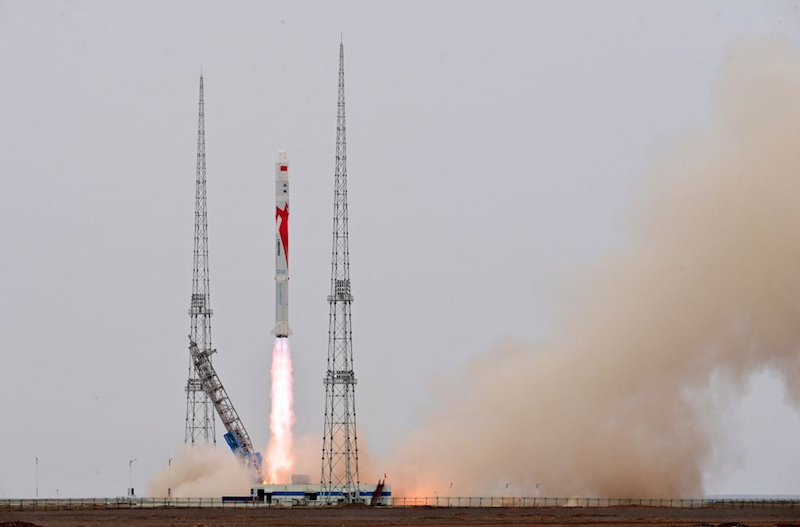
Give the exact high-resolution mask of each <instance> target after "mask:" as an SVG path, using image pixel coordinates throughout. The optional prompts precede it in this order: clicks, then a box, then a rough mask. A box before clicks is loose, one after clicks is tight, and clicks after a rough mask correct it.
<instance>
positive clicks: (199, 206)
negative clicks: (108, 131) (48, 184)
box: [184, 74, 217, 445]
mask: <svg viewBox="0 0 800 527" xmlns="http://www.w3.org/2000/svg"><path fill="white" fill-rule="evenodd" d="M212 314H213V311H212V310H211V302H210V288H209V281H208V214H207V207H206V129H205V103H204V102H203V75H202V74H200V103H199V113H198V118H197V182H196V188H195V212H194V265H193V271H192V300H191V303H190V305H189V319H190V322H191V327H190V330H189V339H190V340H191V341H192V342H193V343H195V345H196V347H197V349H198V350H199V352H200V353H205V354H210V353H211V315H212ZM189 359H190V361H189V380H188V381H187V383H186V434H185V436H184V441H185V442H186V443H189V444H191V445H194V444H195V443H196V442H198V441H199V442H203V443H209V444H214V445H216V444H217V437H216V433H215V429H214V428H215V420H214V408H213V406H212V403H211V400H210V399H209V396H208V393H207V392H206V389H205V387H204V386H203V382H202V381H201V380H200V378H199V377H198V372H197V368H196V367H195V361H194V357H193V356H192V355H191V354H190V357H189Z"/></svg>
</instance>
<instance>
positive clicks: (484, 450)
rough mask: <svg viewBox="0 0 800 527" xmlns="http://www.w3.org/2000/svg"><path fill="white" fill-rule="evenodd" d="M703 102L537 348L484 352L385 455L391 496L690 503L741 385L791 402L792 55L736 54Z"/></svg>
mask: <svg viewBox="0 0 800 527" xmlns="http://www.w3.org/2000/svg"><path fill="white" fill-rule="evenodd" d="M714 100H715V103H714V104H715V107H714V109H713V112H712V117H711V122H710V124H709V125H708V126H707V127H706V129H705V130H703V131H702V132H701V133H697V134H695V135H694V136H693V137H691V138H687V139H686V140H685V141H683V142H682V143H681V144H679V145H676V146H675V147H674V148H673V149H672V151H670V152H668V154H667V155H665V156H663V158H662V159H661V161H660V162H658V163H657V164H656V166H655V168H654V170H653V177H651V178H649V179H648V181H649V183H648V185H650V186H649V187H648V188H647V189H646V192H645V196H644V197H643V199H642V201H641V202H640V204H639V205H638V207H637V208H636V209H635V211H634V213H633V214H632V218H631V219H632V221H631V234H632V241H631V243H630V244H629V247H628V248H627V249H625V250H622V251H620V252H617V253H616V254H613V255H611V256H609V257H607V258H604V259H603V261H601V262H599V263H597V264H595V265H591V266H589V267H588V268H587V269H582V270H581V272H580V273H579V274H578V276H576V277H575V278H574V281H573V286H574V287H572V288H571V291H572V292H571V293H570V294H569V295H567V296H568V297H569V298H565V299H563V302H562V303H561V304H560V305H559V306H558V317H557V320H558V322H557V324H556V327H555V328H554V331H553V333H552V334H551V337H550V338H549V339H548V341H547V342H545V343H544V344H543V345H541V346H538V347H534V346H529V345H523V344H509V345H506V346H504V347H501V348H500V349H497V350H494V351H493V352H491V353H489V354H487V355H486V356H483V357H480V358H478V359H477V360H475V361H474V363H473V364H471V365H470V367H469V368H468V369H467V371H466V372H464V373H463V377H462V379H461V380H460V381H456V382H455V383H454V385H453V386H451V388H450V389H448V390H445V392H446V395H445V396H444V400H442V401H439V403H440V405H439V406H440V410H437V411H435V412H434V413H433V415H430V416H429V417H430V418H429V419H428V422H427V425H425V426H423V427H422V428H421V429H420V430H419V431H418V432H416V433H415V434H413V435H412V437H411V438H410V439H409V441H408V443H407V444H406V445H405V446H404V448H403V451H402V452H401V453H400V454H399V455H397V456H396V458H397V460H398V461H399V463H398V464H402V465H401V466H399V467H397V468H396V469H394V470H393V471H392V472H393V478H392V480H393V481H395V482H397V483H398V486H400V485H402V487H403V488H402V489H400V488H398V489H396V490H397V491H399V492H400V493H402V495H433V491H438V493H439V495H445V494H446V493H448V491H449V485H450V482H453V483H454V485H453V490H452V491H449V492H450V493H452V495H462V496H464V495H479V494H483V495H486V494H487V493H492V494H496V493H497V491H498V489H502V488H503V487H504V484H505V482H509V481H514V482H516V485H518V487H517V491H516V492H517V493H519V492H520V489H519V486H520V485H521V484H522V482H523V481H525V479H530V480H531V484H534V483H537V482H540V481H541V482H544V488H543V490H544V491H545V494H547V495H549V496H553V495H560V496H576V495H582V496H611V497H619V496H622V497H680V496H699V495H701V494H702V489H703V478H702V474H703V472H704V469H705V468H706V467H707V465H708V463H710V462H711V461H712V459H713V458H714V457H715V456H716V455H718V454H719V452H720V446H721V441H722V438H720V437H717V435H716V434H715V430H719V414H720V410H721V409H724V407H725V402H724V401H725V400H726V399H727V398H730V397H731V396H736V395H737V392H738V391H739V390H737V387H738V386H740V385H742V384H746V383H745V382H744V381H746V380H747V377H748V376H749V375H750V374H751V373H752V372H754V371H756V370H758V369H761V368H772V369H774V370H775V371H776V372H778V373H779V374H781V375H783V376H785V378H786V379H790V380H792V382H789V383H788V384H787V391H788V394H787V397H788V398H789V399H790V401H791V402H792V403H793V404H794V405H795V406H798V405H800V385H798V383H796V382H793V381H794V380H795V379H797V378H800V58H798V56H797V54H796V53H795V52H794V51H793V50H792V49H791V48H790V47H789V46H788V45H787V44H784V43H782V42H778V41H775V40H768V41H760V42H757V43H751V44H748V45H746V46H741V47H738V48H735V49H732V50H731V53H730V55H729V57H728V58H727V60H726V62H725V63H724V64H723V66H722V68H721V71H720V73H719V75H718V78H717V81H716V84H715V93H714ZM653 104H658V101H657V100H654V101H653ZM564 213H565V214H569V211H564ZM530 243H535V240H530ZM576 291H577V292H579V293H578V294H575V292H576ZM465 331H468V329H467V328H465ZM712 380H713V381H714V382H713V386H714V387H715V391H712V390H709V386H710V385H711V384H710V383H711V381H712ZM720 391H722V392H724V396H722V397H720V396H719V392H720ZM395 494H399V493H398V492H395ZM518 495H519V494H518Z"/></svg>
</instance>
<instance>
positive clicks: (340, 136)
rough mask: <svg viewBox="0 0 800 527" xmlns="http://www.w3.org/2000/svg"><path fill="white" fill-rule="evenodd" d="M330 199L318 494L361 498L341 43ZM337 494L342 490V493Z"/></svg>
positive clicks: (333, 497)
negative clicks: (330, 239)
mask: <svg viewBox="0 0 800 527" xmlns="http://www.w3.org/2000/svg"><path fill="white" fill-rule="evenodd" d="M333 195H334V200H333V251H332V263H331V292H330V295H329V296H328V303H329V305H330V317H329V325H328V369H327V372H326V374H325V378H324V380H323V382H324V384H325V432H324V434H323V438H322V476H321V478H320V487H321V489H320V492H321V499H328V500H331V499H339V496H340V495H341V497H342V498H343V499H344V500H345V501H347V502H350V501H354V500H355V499H358V498H360V492H359V476H358V438H357V435H356V405H355V386H356V378H355V374H354V373H353V340H352V337H353V332H352V325H351V305H352V303H353V295H352V294H351V293H350V249H349V241H348V220H347V146H346V141H345V112H344V44H343V43H342V44H340V46H339V100H338V107H337V112H336V171H335V188H334V192H333ZM340 493H341V494H340Z"/></svg>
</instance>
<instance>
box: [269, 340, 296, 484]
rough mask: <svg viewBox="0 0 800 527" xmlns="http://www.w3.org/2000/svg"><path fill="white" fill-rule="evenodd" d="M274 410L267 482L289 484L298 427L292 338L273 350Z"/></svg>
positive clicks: (270, 428)
mask: <svg viewBox="0 0 800 527" xmlns="http://www.w3.org/2000/svg"><path fill="white" fill-rule="evenodd" d="M270 373H271V377H272V388H271V390H270V396H271V400H272V407H271V410H270V415H269V431H270V439H269V445H268V446H267V480H268V481H269V483H285V482H288V481H289V480H290V477H291V474H292V469H293V468H294V452H293V451H292V426H294V395H293V393H292V389H293V388H292V385H293V382H294V381H293V379H292V353H291V351H290V350H289V339H288V338H277V339H275V347H274V348H273V349H272V369H271V371H270Z"/></svg>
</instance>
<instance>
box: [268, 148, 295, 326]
mask: <svg viewBox="0 0 800 527" xmlns="http://www.w3.org/2000/svg"><path fill="white" fill-rule="evenodd" d="M272 334H273V335H275V336H276V337H288V336H289V335H291V334H292V330H291V329H290V328H289V158H288V157H287V155H286V152H285V151H284V150H281V151H279V152H278V162H277V163H275V329H273V330H272Z"/></svg>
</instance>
